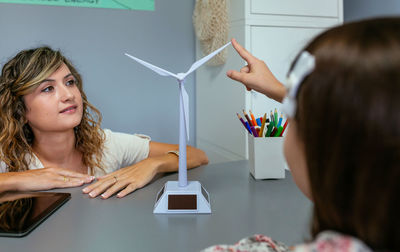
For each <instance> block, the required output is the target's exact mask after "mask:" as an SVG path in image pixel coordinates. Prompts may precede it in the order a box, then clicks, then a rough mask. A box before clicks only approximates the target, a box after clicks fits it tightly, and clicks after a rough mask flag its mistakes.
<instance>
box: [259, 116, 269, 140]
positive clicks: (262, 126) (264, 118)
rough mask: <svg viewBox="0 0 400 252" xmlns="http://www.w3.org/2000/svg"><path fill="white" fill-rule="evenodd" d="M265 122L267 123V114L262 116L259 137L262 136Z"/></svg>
mask: <svg viewBox="0 0 400 252" xmlns="http://www.w3.org/2000/svg"><path fill="white" fill-rule="evenodd" d="M266 121H267V113H265V114H264V117H263V119H262V123H261V131H260V136H262V135H263V132H264V127H265V122H266Z"/></svg>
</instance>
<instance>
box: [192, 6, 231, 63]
mask: <svg viewBox="0 0 400 252" xmlns="http://www.w3.org/2000/svg"><path fill="white" fill-rule="evenodd" d="M227 8H228V7H227V0H196V4H195V7H194V12H193V25H194V30H195V33H196V37H197V38H198V39H199V41H200V46H201V49H202V51H203V54H204V55H208V54H210V53H211V52H213V51H215V50H216V49H218V48H220V47H221V46H223V45H224V44H226V43H227V42H228V30H229V27H228V25H229V24H228V10H227ZM226 57H227V50H226V49H225V50H223V51H222V52H220V53H218V54H217V55H216V56H215V57H214V58H212V59H211V60H210V61H209V62H208V65H211V66H218V65H222V64H224V63H225V61H226Z"/></svg>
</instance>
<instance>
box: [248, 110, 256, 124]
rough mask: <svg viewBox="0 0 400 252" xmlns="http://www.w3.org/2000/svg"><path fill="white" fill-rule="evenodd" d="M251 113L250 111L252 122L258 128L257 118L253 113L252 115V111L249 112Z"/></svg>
mask: <svg viewBox="0 0 400 252" xmlns="http://www.w3.org/2000/svg"><path fill="white" fill-rule="evenodd" d="M249 111H250V116H251V120H252V122H253V123H254V126H256V125H257V121H256V118H255V117H254V115H253V113H251V110H249Z"/></svg>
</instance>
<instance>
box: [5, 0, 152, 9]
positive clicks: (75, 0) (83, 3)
mask: <svg viewBox="0 0 400 252" xmlns="http://www.w3.org/2000/svg"><path fill="white" fill-rule="evenodd" d="M0 3H12V4H35V5H53V6H69V7H89V8H109V9H124V10H147V11H153V10H154V0H0Z"/></svg>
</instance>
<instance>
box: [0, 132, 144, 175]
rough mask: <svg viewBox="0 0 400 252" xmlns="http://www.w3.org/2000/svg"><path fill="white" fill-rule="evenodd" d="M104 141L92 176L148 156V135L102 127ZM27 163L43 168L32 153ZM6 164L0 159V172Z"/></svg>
mask: <svg viewBox="0 0 400 252" xmlns="http://www.w3.org/2000/svg"><path fill="white" fill-rule="evenodd" d="M104 133H105V137H106V138H105V142H104V149H103V159H102V162H103V169H104V172H103V171H102V170H101V169H99V168H95V169H94V176H102V175H104V174H107V173H110V172H113V171H116V170H118V169H120V168H123V167H126V166H129V165H132V164H135V163H137V162H140V161H142V160H143V159H145V158H147V157H148V156H149V150H150V144H149V143H150V140H151V139H150V137H148V136H145V135H140V134H134V135H131V134H125V133H119V132H112V131H111V130H109V129H104ZM31 160H32V161H31V163H30V164H29V170H33V169H39V168H43V164H42V163H41V162H40V160H39V159H38V158H37V157H36V156H35V155H34V156H33V158H32V159H31ZM6 171H7V166H6V164H5V163H4V162H2V161H0V172H6Z"/></svg>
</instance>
